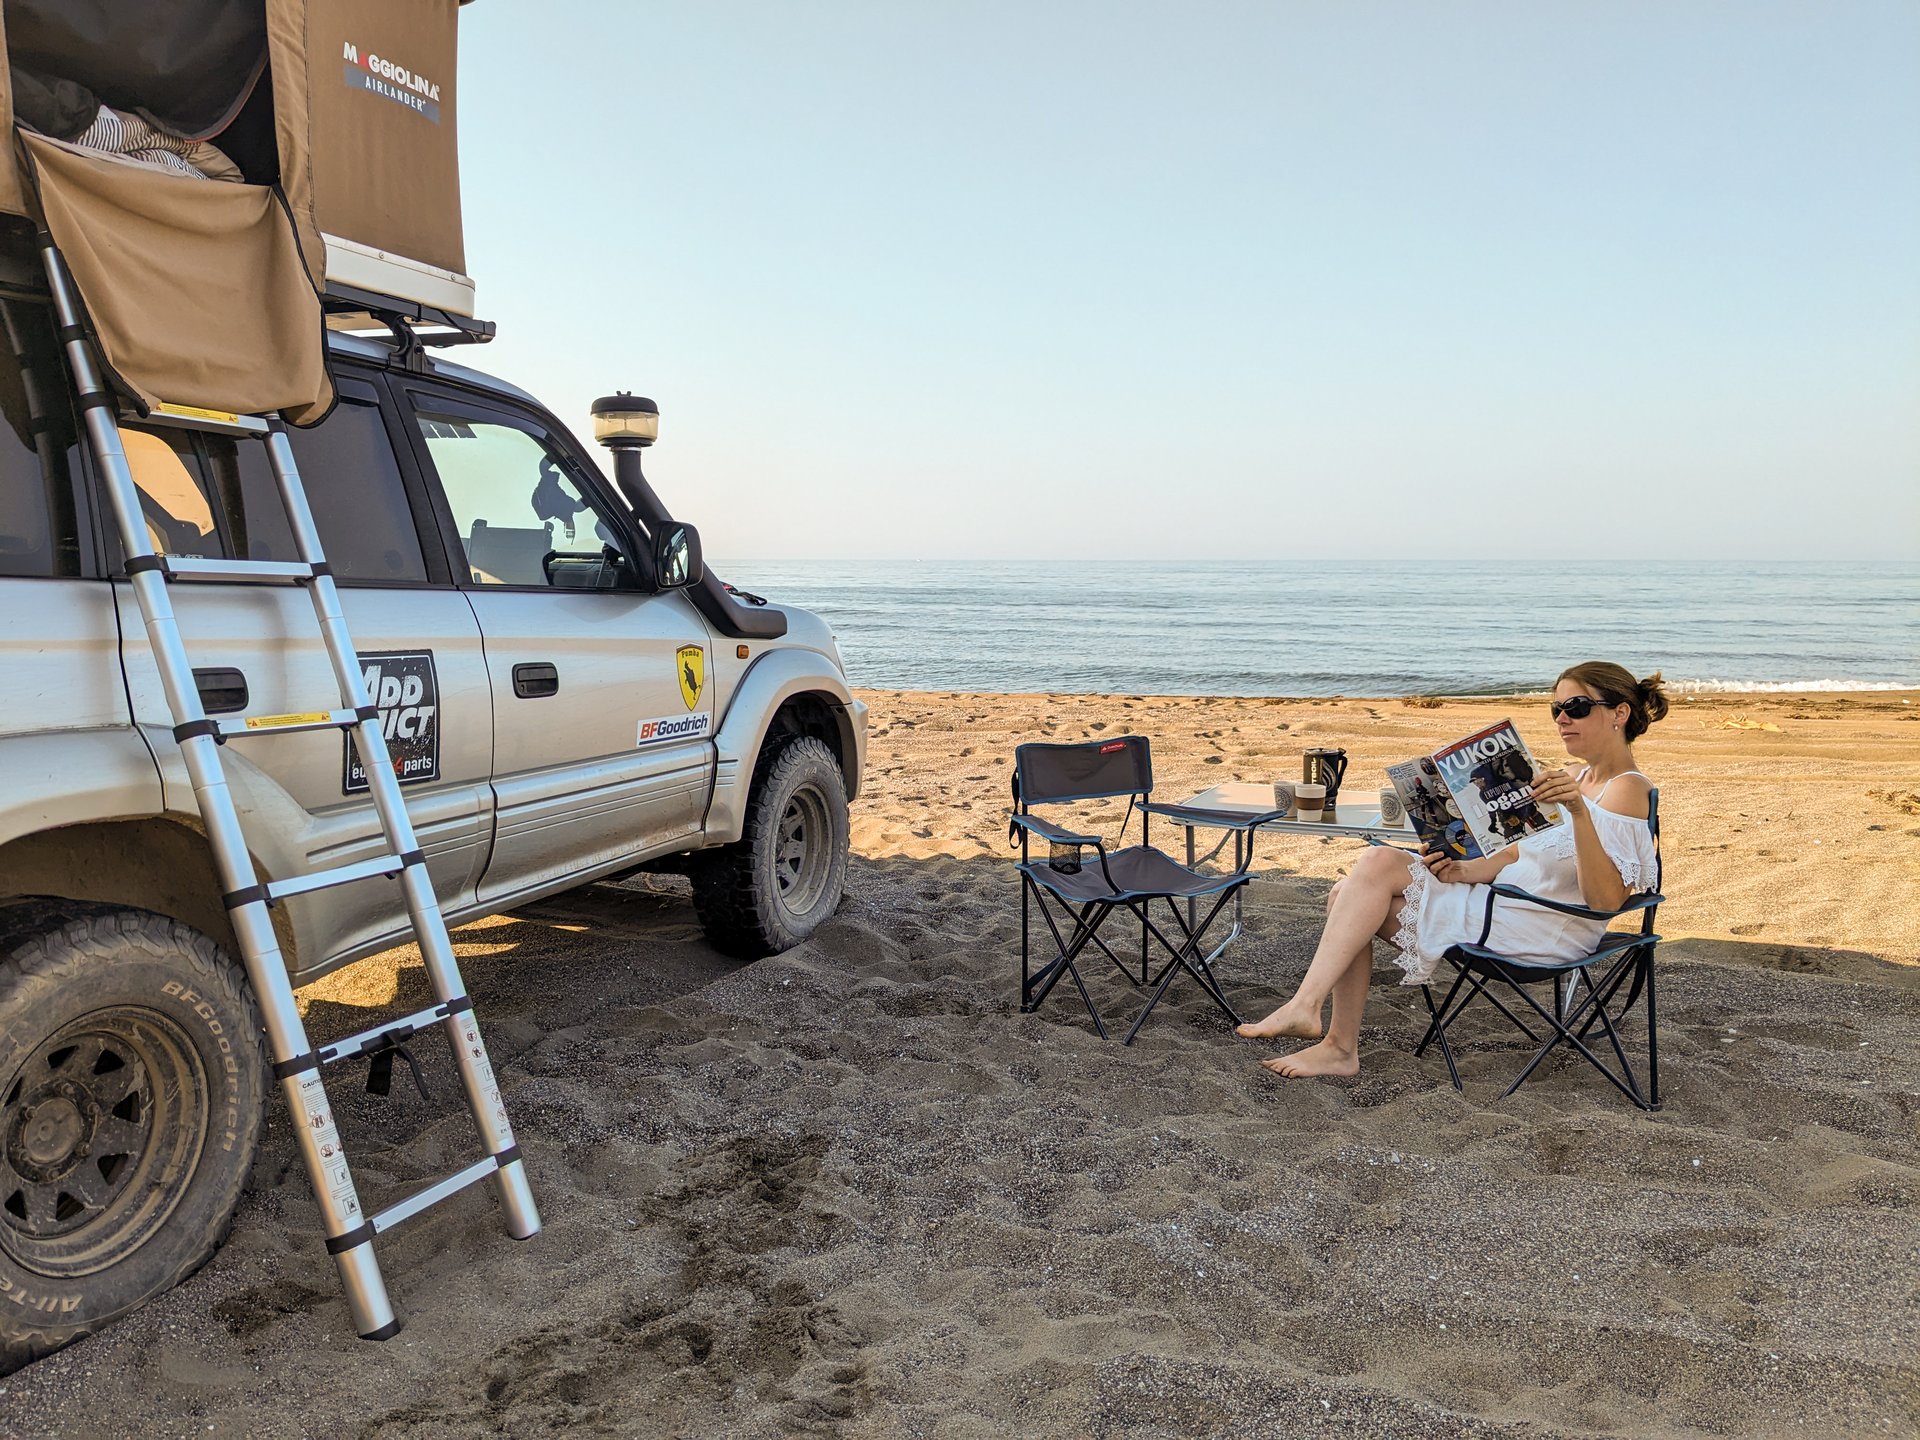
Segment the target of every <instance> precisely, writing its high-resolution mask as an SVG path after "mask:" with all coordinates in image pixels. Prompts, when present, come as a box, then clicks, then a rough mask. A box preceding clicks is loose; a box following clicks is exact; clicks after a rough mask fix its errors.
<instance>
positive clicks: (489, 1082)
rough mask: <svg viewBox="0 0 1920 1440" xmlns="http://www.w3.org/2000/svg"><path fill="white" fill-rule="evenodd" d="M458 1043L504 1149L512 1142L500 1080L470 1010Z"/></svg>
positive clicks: (511, 1128) (511, 1127) (462, 1025)
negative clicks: (497, 1078) (467, 1061)
mask: <svg viewBox="0 0 1920 1440" xmlns="http://www.w3.org/2000/svg"><path fill="white" fill-rule="evenodd" d="M460 1043H461V1044H462V1045H464V1046H465V1047H466V1051H467V1057H468V1059H469V1060H471V1061H472V1063H473V1073H474V1075H475V1076H476V1078H478V1080H479V1081H480V1093H481V1094H482V1095H484V1096H486V1105H487V1109H488V1110H489V1111H491V1112H492V1114H493V1123H494V1125H495V1126H496V1127H497V1128H498V1130H499V1132H500V1145H501V1148H502V1149H504V1148H505V1147H507V1146H508V1145H511V1144H512V1143H513V1126H512V1125H510V1124H508V1123H507V1105H506V1102H505V1101H504V1100H502V1099H501V1098H500V1082H499V1081H498V1080H496V1079H495V1078H494V1074H493V1062H492V1061H491V1060H489V1059H488V1058H487V1047H486V1046H484V1045H482V1044H481V1043H480V1027H479V1026H478V1025H476V1024H474V1022H473V1018H472V1012H471V1011H469V1012H468V1014H467V1018H466V1019H465V1020H463V1021H462V1022H461V1024H460Z"/></svg>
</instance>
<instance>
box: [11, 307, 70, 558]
mask: <svg viewBox="0 0 1920 1440" xmlns="http://www.w3.org/2000/svg"><path fill="white" fill-rule="evenodd" d="M0 344H4V346H5V351H4V352H0V414H3V415H4V417H5V423H4V424H0V575H7V576H14V575H31V576H55V575H78V574H79V573H80V526H79V522H78V519H77V518H76V515H75V511H74V499H73V478H74V476H76V475H78V474H79V473H80V450H79V432H78V430H77V429H76V427H75V424H74V416H73V405H72V402H71V399H70V392H69V390H68V388H67V380H66V371H65V369H64V368H63V367H62V366H61V363H60V354H59V349H58V346H57V343H56V342H55V340H54V336H53V325H52V321H51V319H50V317H49V316H48V313H47V309H46V307H45V306H44V305H37V304H34V303H32V302H31V301H25V300H6V299H0ZM9 357H11V358H9Z"/></svg>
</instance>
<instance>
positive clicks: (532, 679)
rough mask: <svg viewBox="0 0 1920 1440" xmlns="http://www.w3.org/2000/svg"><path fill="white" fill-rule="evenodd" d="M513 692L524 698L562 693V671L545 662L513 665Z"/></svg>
mask: <svg viewBox="0 0 1920 1440" xmlns="http://www.w3.org/2000/svg"><path fill="white" fill-rule="evenodd" d="M513 693H514V694H516V695H518V696H519V697H520V698H521V699H522V700H538V699H540V698H541V697H542V696H546V695H557V694H559V693H560V672H559V671H558V670H557V669H555V668H554V667H553V666H551V665H548V664H545V663H543V662H536V663H534V664H531V665H516V666H514V667H513Z"/></svg>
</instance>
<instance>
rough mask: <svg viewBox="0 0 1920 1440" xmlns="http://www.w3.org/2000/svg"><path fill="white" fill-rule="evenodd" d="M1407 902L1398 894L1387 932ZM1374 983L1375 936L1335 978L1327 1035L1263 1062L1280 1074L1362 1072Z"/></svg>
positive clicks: (1385, 925)
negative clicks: (1363, 1034)
mask: <svg viewBox="0 0 1920 1440" xmlns="http://www.w3.org/2000/svg"><path fill="white" fill-rule="evenodd" d="M1402 903H1403V902H1402V901H1401V900H1400V898H1399V897H1398V896H1395V897H1394V901H1393V907H1392V912H1390V913H1389V914H1388V916H1387V919H1386V920H1385V921H1384V922H1382V924H1381V926H1380V929H1381V931H1382V932H1384V933H1385V934H1388V935H1391V934H1392V933H1393V930H1392V927H1393V925H1394V924H1395V922H1396V921H1397V920H1398V918H1399V917H1398V911H1399V908H1400V905H1401V904H1402ZM1372 984H1373V936H1371V935H1369V936H1368V937H1367V938H1366V939H1365V940H1364V941H1363V942H1361V946H1360V949H1359V950H1358V951H1356V952H1355V953H1354V956H1353V960H1352V963H1350V964H1349V965H1348V966H1347V968H1346V969H1344V970H1342V971H1341V972H1340V974H1339V976H1338V978H1336V979H1335V980H1334V982H1333V991H1332V994H1333V1021H1332V1023H1331V1024H1330V1025H1329V1026H1328V1027H1327V1033H1326V1037H1325V1038H1324V1039H1322V1040H1321V1041H1320V1042H1319V1043H1318V1044H1316V1045H1309V1046H1307V1048H1306V1049H1304V1050H1297V1051H1295V1052H1294V1053H1293V1054H1291V1055H1276V1056H1274V1057H1273V1058H1272V1059H1270V1060H1262V1061H1261V1062H1260V1063H1261V1064H1262V1065H1263V1066H1265V1067H1266V1068H1267V1069H1269V1070H1271V1071H1273V1073H1274V1074H1276V1075H1284V1076H1286V1077H1287V1078H1288V1079H1290V1080H1293V1079H1300V1078H1302V1077H1305V1076H1310V1075H1358V1074H1359V1073H1360V1017H1361V1015H1363V1014H1364V1013H1365V1012H1366V1008H1367V989H1368V987H1369V986H1370V985H1372Z"/></svg>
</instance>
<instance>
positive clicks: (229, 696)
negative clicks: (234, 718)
mask: <svg viewBox="0 0 1920 1440" xmlns="http://www.w3.org/2000/svg"><path fill="white" fill-rule="evenodd" d="M193 688H194V689H196V690H198V691H199V692H200V708H201V709H202V710H204V711H206V712H207V714H209V715H231V714H232V713H233V712H234V711H236V710H244V709H246V708H247V699H248V696H247V677H246V676H245V675H242V674H241V673H240V672H239V671H238V670H232V669H228V668H226V667H224V666H221V667H212V668H208V669H205V670H196V671H194V672H193Z"/></svg>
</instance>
